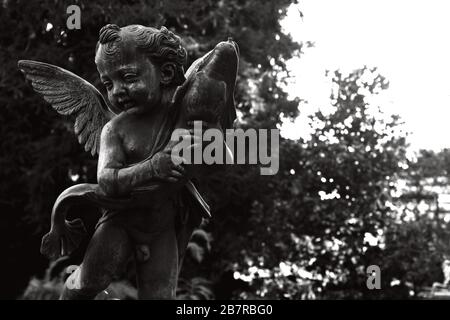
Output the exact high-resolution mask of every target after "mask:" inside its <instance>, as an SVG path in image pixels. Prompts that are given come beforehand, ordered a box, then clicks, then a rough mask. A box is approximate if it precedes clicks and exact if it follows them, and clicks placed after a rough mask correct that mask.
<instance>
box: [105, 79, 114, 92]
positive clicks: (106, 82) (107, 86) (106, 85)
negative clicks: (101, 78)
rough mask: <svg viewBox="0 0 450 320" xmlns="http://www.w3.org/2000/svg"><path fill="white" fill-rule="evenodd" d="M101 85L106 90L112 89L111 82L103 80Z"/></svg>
mask: <svg viewBox="0 0 450 320" xmlns="http://www.w3.org/2000/svg"><path fill="white" fill-rule="evenodd" d="M103 85H104V86H105V88H106V90H108V91H109V90H111V89H112V84H111V82H108V81H105V82H103Z"/></svg>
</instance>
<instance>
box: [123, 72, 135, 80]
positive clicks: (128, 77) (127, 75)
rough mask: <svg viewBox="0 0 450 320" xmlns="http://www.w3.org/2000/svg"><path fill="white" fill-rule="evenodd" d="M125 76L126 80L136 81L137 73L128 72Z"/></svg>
mask: <svg viewBox="0 0 450 320" xmlns="http://www.w3.org/2000/svg"><path fill="white" fill-rule="evenodd" d="M123 78H124V79H125V81H127V82H134V81H136V75H135V74H133V73H126V74H125V75H124V76H123Z"/></svg>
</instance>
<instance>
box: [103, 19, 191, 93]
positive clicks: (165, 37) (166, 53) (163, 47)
mask: <svg viewBox="0 0 450 320" xmlns="http://www.w3.org/2000/svg"><path fill="white" fill-rule="evenodd" d="M127 33H128V34H131V35H132V39H133V41H134V42H135V44H136V48H138V49H139V50H142V52H143V53H144V54H145V55H147V56H148V57H149V59H150V60H151V61H152V62H153V63H155V64H157V65H159V66H161V65H162V64H163V63H165V62H173V63H175V66H176V71H175V76H174V79H173V81H172V84H174V85H180V84H182V83H183V82H184V80H185V77H184V70H183V66H184V65H185V63H186V49H185V48H184V47H183V46H182V45H181V40H180V37H178V36H176V35H175V34H174V33H173V32H171V31H169V30H168V29H167V28H166V27H161V29H159V30H158V29H155V28H151V27H144V26H141V25H129V26H126V27H122V28H120V27H119V26H117V25H115V24H107V25H106V26H104V27H103V28H101V29H100V32H99V40H98V42H97V46H96V50H95V51H97V50H98V48H99V46H100V45H102V51H103V52H104V53H105V54H106V55H117V54H120V53H119V52H118V51H119V47H118V46H117V44H118V43H119V42H120V41H122V35H124V34H127Z"/></svg>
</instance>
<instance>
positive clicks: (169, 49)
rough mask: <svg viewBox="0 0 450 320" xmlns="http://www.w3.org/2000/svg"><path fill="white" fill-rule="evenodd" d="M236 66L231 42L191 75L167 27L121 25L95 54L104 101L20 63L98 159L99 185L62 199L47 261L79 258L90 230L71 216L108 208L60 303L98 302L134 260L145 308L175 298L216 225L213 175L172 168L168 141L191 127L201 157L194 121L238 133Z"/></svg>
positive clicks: (58, 74)
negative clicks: (199, 244)
mask: <svg viewBox="0 0 450 320" xmlns="http://www.w3.org/2000/svg"><path fill="white" fill-rule="evenodd" d="M238 62H239V50H238V47H237V44H236V43H235V42H233V41H232V40H231V39H228V41H223V42H220V43H219V44H217V46H216V47H215V48H214V49H213V50H211V51H210V52H208V53H207V54H205V55H204V56H203V57H201V58H199V59H197V60H196V61H195V62H194V63H193V64H192V65H191V66H190V68H189V69H188V70H187V72H186V73H184V69H183V65H184V64H185V63H186V50H185V49H184V48H183V46H182V45H181V41H180V38H179V37H178V36H176V35H175V34H173V33H172V32H171V31H169V30H168V29H167V28H165V27H161V28H160V29H159V30H158V29H155V28H151V27H144V26H141V25H129V26H125V27H122V28H120V27H118V26H117V25H114V24H108V25H106V26H104V27H103V28H102V29H101V30H100V33H99V40H98V42H97V45H96V50H95V63H96V66H97V70H98V73H99V76H100V79H101V81H102V83H103V84H104V86H105V87H106V90H107V93H108V99H107V100H106V99H104V98H103V96H102V95H101V93H100V92H99V91H98V90H97V89H96V88H95V87H94V86H93V85H92V84H90V83H89V82H87V81H86V80H84V79H82V78H80V77H78V76H77V75H75V74H73V73H71V72H69V71H67V70H64V69H62V68H59V67H56V66H54V65H50V64H46V63H41V62H36V61H29V60H21V61H19V62H18V66H19V69H20V70H21V71H22V72H23V73H24V74H25V76H26V78H27V79H28V80H30V81H31V85H32V86H33V88H34V90H35V91H36V92H38V93H39V94H40V95H42V97H43V98H44V99H45V100H46V101H47V102H48V103H50V104H51V105H52V107H53V108H54V109H55V110H56V111H57V112H58V113H60V114H62V115H72V116H74V118H75V124H74V131H75V134H76V135H77V136H78V141H79V142H80V143H81V144H82V145H84V148H85V150H86V151H90V152H91V154H92V155H96V154H98V168H97V180H98V184H88V183H83V184H78V185H74V186H72V187H70V188H68V189H66V190H65V191H63V192H62V193H61V194H60V195H59V197H58V198H57V200H56V202H55V204H54V206H53V210H52V218H51V229H50V232H49V233H47V234H46V235H45V236H44V237H43V239H42V244H41V253H42V254H44V255H46V256H47V257H49V258H50V259H56V258H59V257H61V256H66V255H70V254H71V252H73V250H75V249H76V248H77V247H78V245H79V244H80V242H81V240H82V238H83V237H84V236H85V235H86V234H87V232H86V229H85V227H84V225H83V222H82V220H81V219H74V220H70V221H69V220H67V219H66V214H67V211H68V209H69V208H71V206H73V205H74V204H86V203H87V204H92V205H94V206H96V207H98V208H100V209H101V210H102V213H103V215H102V216H101V218H100V219H99V221H98V223H97V225H96V228H95V232H94V234H93V235H92V238H91V239H90V241H89V244H88V247H87V249H86V252H85V255H84V258H83V261H82V263H81V265H80V266H78V267H77V268H76V269H75V271H74V272H73V273H72V274H71V275H70V276H69V277H68V278H67V280H66V282H65V285H64V289H63V292H62V294H61V299H93V298H95V296H96V295H97V294H98V293H100V292H101V291H103V290H105V289H106V288H107V287H108V285H109V284H110V283H111V282H112V281H113V280H114V279H115V278H116V277H117V276H118V275H120V274H121V273H122V272H123V271H124V269H125V267H126V264H127V262H128V260H129V259H130V258H134V259H135V262H136V274H137V279H136V280H137V285H138V297H139V299H173V298H175V292H176V285H177V280H178V274H179V271H180V268H181V264H182V260H183V257H184V253H185V251H186V247H187V244H188V242H189V239H190V236H191V235H192V232H193V231H194V229H195V228H197V227H198V226H199V224H200V222H201V220H202V217H209V216H210V208H209V206H208V204H207V203H206V201H205V200H204V198H203V197H202V196H201V194H200V192H199V191H198V189H197V186H196V184H197V181H198V180H199V179H200V178H201V177H202V176H205V175H210V174H214V172H215V171H214V170H216V169H214V170H211V168H215V166H209V167H208V166H206V165H194V164H190V163H189V162H187V161H184V160H185V159H183V158H182V156H180V157H181V159H174V156H173V153H172V152H171V150H172V148H173V147H174V146H175V145H176V143H175V142H174V141H173V139H171V135H172V133H173V132H174V130H175V129H179V128H183V129H185V131H184V132H186V135H187V138H189V139H191V140H189V141H192V142H191V144H190V145H189V148H199V147H201V146H200V145H201V144H200V143H199V140H198V139H199V137H198V136H197V135H196V134H195V133H194V130H193V129H192V128H193V122H196V121H202V125H203V127H204V128H216V129H219V130H221V131H222V132H224V130H225V129H227V128H232V125H233V121H234V120H235V119H236V111H235V106H234V87H235V82H236V75H237V68H238ZM175 160H176V161H175ZM205 166H206V167H208V168H205ZM219 167H220V166H219ZM200 180H201V179H200Z"/></svg>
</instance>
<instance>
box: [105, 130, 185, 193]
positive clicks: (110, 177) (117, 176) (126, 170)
mask: <svg viewBox="0 0 450 320" xmlns="http://www.w3.org/2000/svg"><path fill="white" fill-rule="evenodd" d="M170 156H171V155H170V152H166V151H163V152H159V153H157V154H155V155H154V156H153V157H151V158H148V159H146V160H144V161H141V162H139V163H137V164H134V165H131V166H127V164H126V155H125V152H124V148H123V144H122V138H121V136H120V134H119V133H118V130H116V129H115V128H114V123H111V122H109V123H108V124H106V125H105V127H104V128H103V130H102V134H101V138H100V152H99V160H98V169H97V180H98V184H99V187H100V189H101V190H102V192H103V193H104V194H105V195H107V196H111V197H114V196H123V195H127V194H129V193H130V192H131V191H132V190H133V189H135V188H138V187H141V186H145V185H148V184H149V183H151V182H158V181H159V182H173V183H175V182H178V181H179V180H181V179H182V178H183V176H184V169H183V168H182V167H181V166H177V165H174V164H173V162H172V160H171V158H170Z"/></svg>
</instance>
